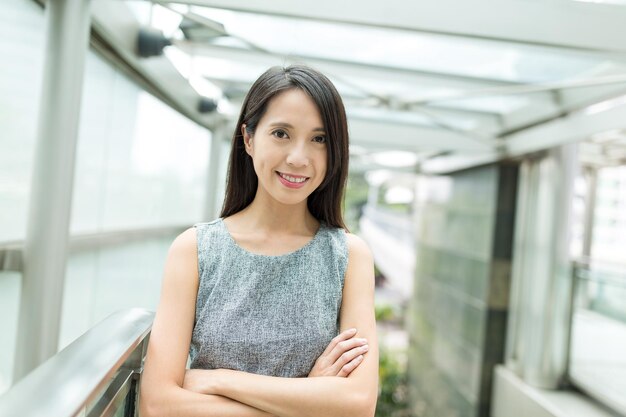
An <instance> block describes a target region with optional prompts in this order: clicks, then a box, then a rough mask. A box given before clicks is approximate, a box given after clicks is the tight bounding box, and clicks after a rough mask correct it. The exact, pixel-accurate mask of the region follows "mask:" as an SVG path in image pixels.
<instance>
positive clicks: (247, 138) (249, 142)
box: [241, 123, 252, 156]
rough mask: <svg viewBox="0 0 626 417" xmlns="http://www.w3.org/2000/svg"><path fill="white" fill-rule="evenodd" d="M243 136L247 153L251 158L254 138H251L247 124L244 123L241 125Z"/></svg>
mask: <svg viewBox="0 0 626 417" xmlns="http://www.w3.org/2000/svg"><path fill="white" fill-rule="evenodd" d="M241 136H242V137H243V146H244V148H245V150H246V153H247V154H248V155H250V156H252V154H251V152H252V136H250V134H249V133H248V131H247V130H246V124H245V123H242V124H241Z"/></svg>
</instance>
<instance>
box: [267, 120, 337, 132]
mask: <svg viewBox="0 0 626 417" xmlns="http://www.w3.org/2000/svg"><path fill="white" fill-rule="evenodd" d="M279 126H280V127H288V128H289V129H293V128H294V127H293V126H292V125H291V124H289V123H285V122H274V123H270V127H279ZM312 131H313V132H325V130H324V128H323V127H316V128H315V129H313V130H312Z"/></svg>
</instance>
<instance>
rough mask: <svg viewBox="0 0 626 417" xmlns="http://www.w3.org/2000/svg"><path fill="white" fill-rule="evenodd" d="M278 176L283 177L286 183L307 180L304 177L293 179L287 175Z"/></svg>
mask: <svg viewBox="0 0 626 417" xmlns="http://www.w3.org/2000/svg"><path fill="white" fill-rule="evenodd" d="M279 175H280V176H281V177H283V178H284V179H286V180H287V181H289V182H304V181H306V180H307V178H306V177H302V178H294V177H290V176H289V175H285V174H282V173H279Z"/></svg>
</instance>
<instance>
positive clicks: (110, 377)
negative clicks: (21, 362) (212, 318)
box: [0, 308, 154, 417]
mask: <svg viewBox="0 0 626 417" xmlns="http://www.w3.org/2000/svg"><path fill="white" fill-rule="evenodd" d="M153 320H154V313H152V312H150V311H147V310H143V309H138V308H133V309H129V310H122V311H118V312H116V313H113V314H112V315H110V316H109V317H107V318H106V319H104V320H103V321H101V322H100V323H98V324H97V325H96V326H94V327H92V328H91V329H90V330H88V331H87V332H86V333H85V334H83V335H82V336H80V337H79V338H78V339H76V340H75V341H74V342H72V343H71V344H70V345H69V346H67V347H66V348H65V349H63V350H62V351H61V352H59V353H57V354H56V355H55V356H53V357H52V358H50V359H48V360H47V361H46V362H45V363H43V364H42V365H40V366H39V367H38V368H37V369H35V370H34V371H32V372H31V373H30V374H28V375H27V376H26V377H24V378H23V379H22V380H20V381H19V382H18V383H16V384H15V385H14V386H13V387H12V388H11V389H10V390H9V391H7V392H6V393H5V394H3V395H2V396H0V416H7V417H8V416H23V417H31V416H32V417H39V416H41V417H44V416H45V417H73V416H76V415H78V414H79V413H81V415H83V414H82V413H84V415H86V416H112V415H113V414H115V412H116V411H117V409H118V408H119V407H120V406H121V405H122V404H123V403H124V400H128V404H127V407H126V412H125V415H126V416H132V415H135V414H136V413H135V407H134V404H135V400H136V393H137V390H136V387H137V384H138V380H139V376H140V374H141V371H142V360H143V358H144V357H145V353H146V348H147V344H148V343H147V342H148V339H149V335H150V331H151V329H152V321H153Z"/></svg>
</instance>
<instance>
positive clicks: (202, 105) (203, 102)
mask: <svg viewBox="0 0 626 417" xmlns="http://www.w3.org/2000/svg"><path fill="white" fill-rule="evenodd" d="M215 110H217V101H215V100H213V99H212V98H207V97H201V98H200V100H199V101H198V111H199V112H200V113H213V112H214V111H215Z"/></svg>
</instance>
